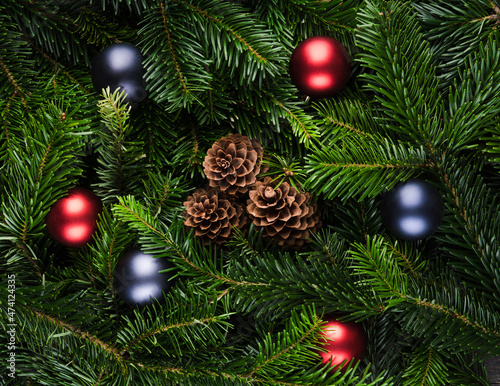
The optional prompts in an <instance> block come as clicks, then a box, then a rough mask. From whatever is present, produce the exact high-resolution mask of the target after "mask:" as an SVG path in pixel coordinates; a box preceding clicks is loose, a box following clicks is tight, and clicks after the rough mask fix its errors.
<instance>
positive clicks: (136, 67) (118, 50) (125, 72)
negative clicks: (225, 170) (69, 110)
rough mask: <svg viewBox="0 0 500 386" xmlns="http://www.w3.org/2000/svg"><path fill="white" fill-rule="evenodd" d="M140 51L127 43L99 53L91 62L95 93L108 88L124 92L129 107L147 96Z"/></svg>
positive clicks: (112, 46) (110, 46)
mask: <svg viewBox="0 0 500 386" xmlns="http://www.w3.org/2000/svg"><path fill="white" fill-rule="evenodd" d="M143 59H144V58H143V56H142V53H141V50H140V49H139V48H137V47H136V46H134V45H132V44H129V43H115V44H111V45H109V46H108V47H106V48H104V49H103V50H102V51H101V52H99V53H98V54H97V55H96V57H95V58H94V61H93V62H92V84H93V86H94V89H95V91H96V92H97V93H99V94H101V93H102V89H103V88H107V87H109V88H110V89H111V92H113V91H115V90H116V89H117V88H118V87H120V90H123V91H125V94H127V95H126V97H125V102H128V103H129V104H130V105H131V106H135V105H136V104H137V103H139V102H141V101H142V100H144V99H145V98H146V96H147V92H146V82H145V80H144V73H145V71H144V67H143V65H142V62H143Z"/></svg>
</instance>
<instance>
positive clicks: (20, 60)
mask: <svg viewBox="0 0 500 386" xmlns="http://www.w3.org/2000/svg"><path fill="white" fill-rule="evenodd" d="M16 29H17V26H16V24H14V23H13V22H12V21H11V18H10V17H9V16H8V14H7V10H6V8H5V7H4V6H1V7H0V79H3V81H2V82H0V97H1V99H6V98H7V97H10V98H11V99H12V98H16V97H17V98H20V99H21V100H22V102H23V103H24V105H27V99H28V97H29V94H30V92H31V91H32V90H33V87H32V85H30V82H29V79H30V78H31V77H33V76H34V75H35V71H33V67H34V62H33V60H32V59H31V58H30V56H31V51H30V50H29V48H28V46H27V44H26V41H24V40H23V39H22V34H21V33H20V32H19V31H17V30H16Z"/></svg>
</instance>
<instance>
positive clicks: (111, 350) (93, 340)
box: [23, 307, 125, 371]
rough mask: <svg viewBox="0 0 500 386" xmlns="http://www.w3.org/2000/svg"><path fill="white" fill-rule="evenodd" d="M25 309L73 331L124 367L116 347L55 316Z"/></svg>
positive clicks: (40, 318) (39, 317) (42, 318)
mask: <svg viewBox="0 0 500 386" xmlns="http://www.w3.org/2000/svg"><path fill="white" fill-rule="evenodd" d="M23 308H25V309H27V310H29V311H30V312H32V313H34V314H35V315H36V317H37V318H38V319H39V320H44V321H47V322H49V323H50V324H52V325H54V326H56V327H58V328H60V329H62V330H67V331H71V332H72V333H73V334H75V335H76V336H78V337H80V338H82V339H84V340H86V341H88V342H90V343H92V344H93V345H94V346H96V347H99V348H100V349H102V350H104V351H106V352H107V353H108V354H110V355H111V356H113V357H114V358H115V359H116V361H117V362H118V363H120V364H121V365H122V367H123V361H124V359H123V357H122V355H121V354H120V353H119V352H118V349H117V348H116V347H113V346H112V345H110V344H109V343H106V342H104V341H102V340H100V339H98V338H97V337H95V336H93V335H91V334H89V333H87V332H85V331H82V330H80V329H79V328H77V327H75V326H72V325H71V324H69V323H66V322H64V321H62V320H60V319H57V318H54V317H53V316H50V315H47V314H44V313H43V312H41V311H38V310H35V309H29V308H27V307H23ZM123 371H125V367H123Z"/></svg>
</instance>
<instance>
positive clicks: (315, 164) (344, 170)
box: [305, 135, 431, 201]
mask: <svg viewBox="0 0 500 386" xmlns="http://www.w3.org/2000/svg"><path fill="white" fill-rule="evenodd" d="M341 141H342V142H341ZM336 142H337V143H332V145H331V146H329V147H328V148H322V149H318V150H317V151H315V153H313V154H311V155H309V156H308V157H307V158H306V162H307V163H306V166H305V169H306V171H307V172H308V173H309V179H308V180H307V181H306V187H307V188H308V189H309V190H314V191H316V192H320V193H323V194H324V195H325V197H326V198H328V199H334V198H336V197H342V200H343V201H346V200H347V199H349V198H350V197H353V196H356V198H358V199H359V200H362V199H364V198H365V197H374V196H377V195H379V194H381V193H382V192H383V191H384V190H385V189H390V188H392V187H393V186H394V185H395V184H396V183H397V182H399V181H405V180H406V179H408V178H410V177H411V176H412V175H414V174H415V172H416V171H418V170H420V169H425V168H429V167H430V166H431V163H430V162H429V161H428V160H427V156H426V154H425V152H424V150H423V148H420V149H419V148H416V149H415V148H413V147H410V146H408V145H406V144H404V143H393V142H392V141H390V140H389V139H387V138H384V139H380V140H378V141H374V143H372V146H370V147H365V146H364V145H362V143H365V142H364V141H363V139H362V138H359V137H356V136H343V135H340V136H339V137H338V138H337V141H336ZM339 142H340V143H339ZM318 147H319V146H318ZM381 181H383V182H381Z"/></svg>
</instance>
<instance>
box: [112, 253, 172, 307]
mask: <svg viewBox="0 0 500 386" xmlns="http://www.w3.org/2000/svg"><path fill="white" fill-rule="evenodd" d="M169 268H172V263H170V262H169V261H168V260H167V259H166V258H156V257H154V256H153V255H148V254H145V253H143V252H141V251H140V250H139V249H132V250H130V251H128V252H127V253H125V254H124V255H123V256H122V257H121V258H120V260H118V263H117V264H116V267H115V269H114V271H113V285H114V288H115V291H116V293H117V295H118V296H119V297H120V298H121V299H122V300H123V301H124V302H125V303H127V304H128V305H130V306H132V307H135V306H136V305H138V306H139V307H141V308H142V307H144V306H147V305H150V304H152V303H153V301H155V300H158V301H160V302H161V301H162V300H163V298H164V296H163V293H162V292H167V291H168V290H169V289H170V287H171V286H172V281H171V280H169V279H170V278H171V277H172V273H171V272H164V273H160V271H162V270H165V269H169Z"/></svg>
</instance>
